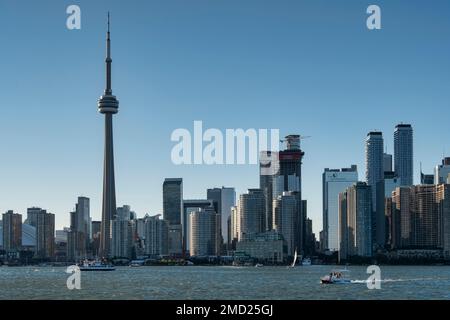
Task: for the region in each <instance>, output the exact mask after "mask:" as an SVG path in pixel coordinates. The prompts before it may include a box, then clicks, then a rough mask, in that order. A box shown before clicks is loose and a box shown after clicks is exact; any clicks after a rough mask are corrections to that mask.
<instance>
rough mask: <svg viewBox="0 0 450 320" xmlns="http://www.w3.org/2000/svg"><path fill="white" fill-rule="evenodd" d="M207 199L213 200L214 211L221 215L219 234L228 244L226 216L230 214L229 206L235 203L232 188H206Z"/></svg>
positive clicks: (234, 194) (234, 193)
mask: <svg viewBox="0 0 450 320" xmlns="http://www.w3.org/2000/svg"><path fill="white" fill-rule="evenodd" d="M206 193H207V199H208V200H211V201H213V203H214V208H215V210H216V213H219V214H220V216H221V224H220V228H221V235H222V239H223V243H224V244H229V239H228V218H229V217H230V216H231V207H233V206H234V205H235V204H236V192H235V191H234V188H226V187H222V188H213V189H208V190H207V192H206Z"/></svg>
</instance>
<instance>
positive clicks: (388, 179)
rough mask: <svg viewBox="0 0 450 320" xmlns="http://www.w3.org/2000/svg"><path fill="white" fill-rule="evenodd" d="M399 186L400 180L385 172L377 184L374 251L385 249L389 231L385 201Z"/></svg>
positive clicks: (373, 224)
mask: <svg viewBox="0 0 450 320" xmlns="http://www.w3.org/2000/svg"><path fill="white" fill-rule="evenodd" d="M400 186H401V179H400V178H398V177H397V175H396V173H395V172H392V171H385V172H384V179H383V180H380V181H378V183H377V199H376V200H377V211H376V212H375V216H374V219H376V221H375V223H372V226H375V227H376V228H375V232H374V237H373V245H374V249H381V250H384V249H385V248H386V244H387V243H386V241H387V239H388V238H389V237H390V235H389V232H390V229H388V228H387V225H388V224H389V221H388V220H387V219H388V215H389V214H390V213H388V212H387V211H386V201H387V199H389V198H391V197H392V192H393V191H394V190H395V189H396V188H397V187H400Z"/></svg>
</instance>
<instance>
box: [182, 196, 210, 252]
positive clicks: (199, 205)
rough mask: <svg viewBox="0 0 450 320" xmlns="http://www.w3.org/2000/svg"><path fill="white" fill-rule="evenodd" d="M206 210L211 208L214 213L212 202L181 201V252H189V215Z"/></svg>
mask: <svg viewBox="0 0 450 320" xmlns="http://www.w3.org/2000/svg"><path fill="white" fill-rule="evenodd" d="M206 208H212V209H213V210H214V211H215V210H216V209H215V206H214V200H202V199H200V200H183V216H182V221H181V224H182V226H183V252H187V251H188V250H189V240H190V235H189V232H190V225H189V223H190V214H191V213H192V212H196V211H198V210H200V209H206Z"/></svg>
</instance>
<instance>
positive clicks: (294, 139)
mask: <svg viewBox="0 0 450 320" xmlns="http://www.w3.org/2000/svg"><path fill="white" fill-rule="evenodd" d="M308 138H311V136H302V135H299V134H290V135H287V136H286V137H284V139H282V140H280V142H281V143H286V148H287V149H291V150H295V149H298V150H300V141H301V140H304V139H308Z"/></svg>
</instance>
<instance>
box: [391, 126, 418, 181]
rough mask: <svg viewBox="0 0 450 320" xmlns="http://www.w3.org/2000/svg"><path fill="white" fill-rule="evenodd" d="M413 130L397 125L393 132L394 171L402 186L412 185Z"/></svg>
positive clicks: (410, 127) (409, 127)
mask: <svg viewBox="0 0 450 320" xmlns="http://www.w3.org/2000/svg"><path fill="white" fill-rule="evenodd" d="M413 165H414V164H413V129H412V126H411V125H410V124H398V125H397V126H395V131H394V170H395V173H396V175H397V177H399V178H400V181H401V183H402V185H404V186H411V185H413Z"/></svg>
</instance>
